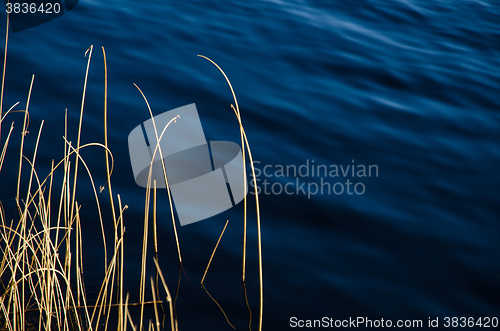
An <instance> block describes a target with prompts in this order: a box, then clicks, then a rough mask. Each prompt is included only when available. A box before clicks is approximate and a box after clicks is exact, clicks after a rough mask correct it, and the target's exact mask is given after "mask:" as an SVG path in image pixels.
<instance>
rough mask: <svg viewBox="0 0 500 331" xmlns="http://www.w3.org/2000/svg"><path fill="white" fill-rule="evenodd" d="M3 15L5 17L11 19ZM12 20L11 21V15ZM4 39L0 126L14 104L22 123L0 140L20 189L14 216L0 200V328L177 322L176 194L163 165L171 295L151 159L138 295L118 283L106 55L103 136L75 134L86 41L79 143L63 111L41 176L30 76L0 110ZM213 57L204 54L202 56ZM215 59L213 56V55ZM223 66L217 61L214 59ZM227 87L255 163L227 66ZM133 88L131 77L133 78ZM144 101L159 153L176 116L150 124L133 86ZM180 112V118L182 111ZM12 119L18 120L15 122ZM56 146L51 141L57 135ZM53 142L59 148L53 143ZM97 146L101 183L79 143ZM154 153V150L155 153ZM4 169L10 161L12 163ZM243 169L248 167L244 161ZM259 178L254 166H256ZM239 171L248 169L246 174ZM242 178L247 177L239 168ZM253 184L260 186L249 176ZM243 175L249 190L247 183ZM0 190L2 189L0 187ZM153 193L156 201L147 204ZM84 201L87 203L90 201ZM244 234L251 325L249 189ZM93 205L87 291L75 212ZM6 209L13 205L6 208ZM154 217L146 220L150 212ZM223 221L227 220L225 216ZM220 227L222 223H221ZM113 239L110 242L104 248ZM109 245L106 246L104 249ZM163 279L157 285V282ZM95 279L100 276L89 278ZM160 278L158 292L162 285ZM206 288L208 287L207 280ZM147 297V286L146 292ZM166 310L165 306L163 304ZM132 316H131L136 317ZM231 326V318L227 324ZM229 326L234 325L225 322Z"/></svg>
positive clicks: (151, 326) (119, 240) (121, 224)
mask: <svg viewBox="0 0 500 331" xmlns="http://www.w3.org/2000/svg"><path fill="white" fill-rule="evenodd" d="M7 22H8V20H7ZM7 24H8V23H7ZM7 40H8V29H7V34H6V43H5V56H4V71H3V73H4V74H3V76H2V89H1V92H0V133H1V128H2V127H4V128H5V127H6V126H5V123H6V120H7V118H8V117H7V116H9V114H10V113H11V112H14V111H17V112H23V113H24V118H23V121H22V128H21V130H18V131H19V132H18V133H19V135H18V133H16V131H14V125H15V123H14V122H12V124H11V125H10V128H9V131H8V133H7V134H6V135H5V141H2V142H1V144H0V147H1V149H0V151H1V154H0V179H1V176H2V167H5V166H6V165H7V164H8V166H9V168H12V167H17V168H16V169H17V186H16V188H15V189H16V194H15V197H13V198H14V199H12V201H14V202H13V204H14V205H13V206H10V207H14V208H15V209H16V210H17V215H16V216H15V217H13V218H12V217H11V216H8V215H6V213H5V211H4V208H3V205H2V204H1V202H0V251H1V253H2V258H1V262H0V330H9V331H13V330H16V331H17V330H23V331H24V330H68V331H69V330H127V329H131V330H141V331H142V330H146V329H147V330H164V329H171V330H172V331H174V330H178V321H177V318H176V316H177V314H176V307H175V303H176V299H177V295H178V292H179V286H180V280H181V277H180V275H181V274H180V270H181V269H182V255H181V249H180V243H179V235H178V232H177V228H176V222H175V214H174V211H173V204H172V198H171V195H170V189H169V185H168V178H167V174H166V172H165V169H164V180H165V184H166V187H167V192H168V198H169V204H170V212H171V219H172V229H173V231H174V234H175V239H176V246H177V258H178V261H179V278H178V284H177V291H176V294H175V298H173V297H172V296H171V292H170V290H169V288H168V286H167V284H166V282H165V279H164V276H163V273H162V271H161V269H160V266H159V264H158V254H159V252H158V244H157V242H158V241H157V230H156V224H157V222H156V220H157V208H156V207H157V203H156V182H154V181H153V182H151V171H152V165H153V161H151V167H150V173H149V185H148V188H147V189H146V197H145V205H144V232H143V247H142V263H141V279H140V284H139V289H138V292H139V302H133V303H131V302H129V294H128V293H127V290H126V289H125V288H124V277H125V276H124V264H125V263H126V256H125V255H124V247H125V244H126V242H125V239H124V234H125V211H126V209H127V208H128V207H127V205H124V204H123V203H122V200H121V197H120V195H119V194H117V195H115V194H113V190H112V173H113V154H112V152H111V151H110V149H109V148H108V137H107V135H108V129H107V126H108V122H107V114H108V108H107V63H106V53H105V50H104V48H102V54H103V59H104V74H105V84H104V111H103V114H104V116H103V117H104V118H103V126H104V128H103V129H104V137H103V140H104V142H103V143H99V142H94V143H87V144H82V143H81V133H82V130H83V125H82V123H83V116H84V109H85V99H86V91H87V80H88V75H89V67H90V64H91V58H92V52H93V47H92V46H91V47H90V48H89V49H88V50H87V52H86V53H85V54H86V56H87V68H86V73H85V84H84V88H83V93H82V99H81V107H80V117H79V122H78V129H77V130H76V133H77V140H76V143H75V142H72V141H71V140H70V139H69V136H68V131H70V132H71V131H73V130H71V128H70V124H69V123H68V116H67V112H66V115H65V119H64V123H65V129H64V137H63V139H61V141H60V143H61V144H60V149H61V155H62V157H61V158H60V159H59V160H57V161H52V163H51V165H50V172H49V173H48V174H47V175H45V177H43V176H42V175H41V174H40V173H39V172H38V170H37V169H40V168H43V167H40V166H38V163H37V155H38V148H39V144H40V137H41V135H42V133H43V124H44V122H43V121H42V123H41V125H40V126H39V127H38V128H36V129H33V130H32V131H33V132H32V133H31V134H28V132H29V105H30V99H31V92H32V87H33V82H34V79H35V77H34V76H33V77H32V80H31V85H30V89H29V91H28V97H27V100H26V103H25V107H24V109H21V110H19V109H16V107H17V106H18V104H19V103H16V104H15V105H13V106H12V107H10V109H9V110H8V111H7V112H4V113H2V111H1V109H2V106H1V105H2V104H3V93H4V81H5V67H6V62H7ZM208 60H209V59H208ZM209 61H211V60H209ZM211 62H212V63H213V64H214V65H216V66H217V68H218V69H219V70H220V71H221V72H222V73H223V74H224V72H223V71H222V69H221V68H220V67H219V66H218V65H217V64H215V62H213V61H211ZM224 77H225V78H226V80H227V82H228V84H229V86H230V87H231V92H232V94H233V97H234V101H235V105H236V107H234V106H233V105H231V108H232V109H233V111H234V112H235V115H236V117H237V120H238V124H239V127H240V133H241V143H242V150H243V151H242V152H243V153H242V155H243V164H245V151H246V153H248V155H249V159H250V164H253V162H252V154H251V152H250V146H249V143H248V140H247V137H246V134H245V131H244V129H243V125H242V121H241V115H240V110H239V106H238V103H237V100H236V97H235V94H234V91H233V89H232V86H231V84H230V82H229V79H228V78H227V76H226V75H225V74H224ZM136 87H137V86H136ZM137 89H138V90H139V92H140V93H141V95H142V96H143V98H144V100H145V101H146V105H147V108H148V110H149V113H150V116H151V118H152V119H153V125H154V129H155V133H156V136H157V142H158V143H157V146H155V149H154V154H156V153H159V154H160V156H161V159H162V161H163V157H162V155H161V153H162V152H161V149H160V148H159V142H160V141H161V138H162V137H163V135H164V133H165V132H166V130H168V126H169V125H175V121H176V120H177V119H178V117H175V118H173V119H172V120H171V121H170V123H169V124H168V125H167V126H165V127H164V128H158V129H157V128H156V125H155V124H154V116H153V112H152V110H151V108H150V106H149V103H148V102H147V99H146V97H145V96H144V94H143V92H142V91H141V90H140V89H139V87H137ZM179 120H181V119H179ZM16 125H17V123H16ZM33 134H36V138H35V140H34V144H35V147H34V148H33V150H29V151H26V150H25V146H27V143H26V142H27V141H28V139H29V141H30V142H33V138H32V137H33ZM13 139H19V141H20V144H19V146H20V147H19V148H20V149H19V154H18V155H17V156H18V157H16V160H6V157H7V149H8V148H9V143H11V142H12V140H13ZM54 146H57V144H54ZM54 148H56V147H54ZM88 148H92V149H101V150H102V151H103V153H102V155H103V160H102V162H103V164H105V166H106V174H105V176H106V178H105V184H104V185H103V186H98V185H97V184H96V183H95V181H94V176H93V174H92V172H91V171H90V169H89V167H88V165H87V163H86V162H85V160H84V159H83V157H82V156H81V152H82V150H84V149H88ZM152 160H154V155H153V157H152ZM9 170H10V169H9ZM244 172H245V170H244ZM252 173H253V175H254V184H255V170H254V169H253V166H252ZM243 175H244V174H243ZM243 178H246V177H245V176H243ZM82 179H84V180H87V181H89V182H90V183H91V190H90V192H81V191H80V190H78V186H77V183H78V182H79V181H81V180H82ZM254 186H255V187H257V186H256V185H254ZM246 187H247V185H246V179H245V192H246ZM0 189H2V188H1V187H0ZM105 190H107V191H108V195H109V207H110V212H109V213H107V214H106V215H104V214H103V212H102V210H101V202H100V201H99V198H98V196H99V193H102V192H103V191H105ZM77 192H78V195H79V196H80V194H86V196H89V195H90V196H93V200H94V202H93V203H92V205H85V206H82V205H81V204H80V203H79V202H78V200H77ZM255 193H256V194H255V196H256V208H257V230H258V250H259V251H258V254H259V275H260V277H259V289H260V294H259V297H260V310H259V312H260V313H259V328H258V329H259V330H262V316H263V274H262V248H261V247H262V243H261V227H260V211H259V203H258V195H257V192H255ZM151 198H152V200H153V201H152V203H151ZM88 203H89V202H88V200H86V204H88ZM244 206H245V207H244V218H243V221H244V239H243V273H242V280H243V288H244V291H245V292H244V293H245V300H246V304H247V307H248V310H249V323H248V328H249V329H250V330H251V321H252V315H251V311H250V305H249V304H248V299H247V297H246V287H245V270H246V250H247V248H246V233H247V232H246V231H247V217H246V212H247V202H246V195H245V200H244ZM92 208H95V211H96V213H97V215H98V218H99V221H100V225H101V239H102V245H103V250H104V254H103V255H104V256H103V260H102V266H103V275H104V276H103V278H102V279H101V280H100V282H101V285H100V290H99V293H98V295H97V298H90V299H89V298H88V297H87V293H86V290H85V280H84V277H83V275H84V274H83V268H84V265H83V241H82V237H83V234H82V226H81V223H82V219H81V215H82V213H81V211H82V209H84V210H86V211H87V210H89V209H92ZM10 209H12V208H9V210H10ZM151 219H152V222H150V220H151ZM105 224H113V234H112V236H110V234H109V231H108V233H106V232H105V230H104V229H105ZM151 226H152V228H153V236H154V238H152V240H150V239H149V238H148V236H149V229H150V227H151ZM226 226H227V223H226ZM226 226H225V227H224V230H225V229H226ZM224 230H223V231H222V233H221V235H220V237H219V240H218V241H217V244H216V247H215V249H214V250H213V253H212V257H211V258H210V261H208V265H207V268H206V271H205V273H204V275H203V279H202V280H201V285H202V286H203V280H204V279H205V276H206V275H207V272H208V268H209V266H210V263H211V260H212V258H213V256H214V254H215V251H216V249H217V246H218V244H219V242H220V240H221V239H222V235H223V233H224ZM151 242H153V246H154V255H155V256H154V258H153V257H149V256H148V253H147V252H148V247H150V245H151ZM110 248H111V249H110ZM108 249H109V251H108ZM150 259H151V260H153V262H154V263H155V266H156V279H153V277H150V281H149V282H148V281H147V278H148V277H147V275H146V265H147V262H148V261H151V260H150ZM160 280H161V285H160ZM92 283H96V280H95V279H93V280H92ZM160 286H161V287H162V291H160V289H159V288H160ZM203 288H204V289H205V291H207V290H206V288H205V287H204V286H203ZM149 291H151V297H152V298H153V300H152V301H146V300H147V299H146V293H149ZM207 294H208V296H210V298H212V300H213V301H214V302H215V303H216V304H217V305H218V306H219V308H220V309H221V311H222V313H223V315H224V317H225V318H226V320H227V322H228V323H229V319H228V317H227V315H226V314H225V312H224V310H223V309H222V307H221V306H220V305H219V304H218V303H217V301H216V300H215V299H214V298H213V297H212V295H210V293H208V291H207ZM148 296H149V295H148ZM162 297H163V298H165V300H166V303H168V309H167V319H168V321H166V322H165V318H164V316H161V317H160V311H159V309H158V305H162V304H163V301H162ZM146 305H150V306H153V308H154V316H151V318H150V319H148V320H146V319H147V318H148V317H146V314H145V312H144V310H145V306H146ZM131 306H137V307H140V316H138V318H137V316H133V315H132V314H131V313H130V311H129V307H131ZM162 311H163V309H162ZM113 314H114V315H116V316H117V319H114V318H113V319H110V316H112V315H113ZM133 317H135V318H137V320H136V321H134V320H133ZM229 325H231V324H230V323H229ZM231 326H232V325H231Z"/></svg>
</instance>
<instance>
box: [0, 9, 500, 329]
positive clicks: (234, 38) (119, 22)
mask: <svg viewBox="0 0 500 331" xmlns="http://www.w3.org/2000/svg"><path fill="white" fill-rule="evenodd" d="M1 24H2V26H5V19H3V20H2V23H1ZM2 31H4V29H2ZM90 45H94V49H93V54H92V62H91V66H90V74H89V83H88V90H87V98H86V103H85V110H84V122H83V126H84V134H83V137H82V141H83V142H94V141H102V139H103V123H102V116H103V115H102V111H103V100H104V88H103V86H104V85H103V82H104V75H103V57H102V51H101V46H104V47H105V50H106V56H107V63H108V88H109V91H108V111H109V115H108V120H109V130H110V131H109V140H110V141H109V145H110V148H111V150H112V152H113V154H114V158H115V161H116V163H115V172H114V175H113V179H114V186H113V190H114V193H118V194H120V195H121V199H122V201H123V203H124V204H127V205H128V206H129V208H128V210H127V212H126V213H125V222H126V224H127V225H126V237H125V245H126V247H127V254H128V255H127V256H128V257H129V260H128V261H127V265H126V275H127V286H128V288H130V293H131V295H132V297H134V298H137V296H138V285H137V284H138V281H139V277H140V271H139V269H140V267H139V266H140V254H141V241H142V220H143V218H142V214H143V209H144V205H143V203H144V196H145V192H144V189H142V188H140V187H139V186H137V185H136V184H135V182H134V178H133V174H132V169H131V165H130V160H129V156H128V147H127V136H128V134H129V132H130V131H131V130H132V129H133V128H134V127H136V126H137V125H138V124H139V123H142V122H143V121H145V120H146V119H148V117H149V113H148V110H147V107H146V104H145V102H144V100H143V99H142V97H141V95H140V93H139V92H138V91H137V89H136V88H135V87H134V86H133V83H136V84H138V86H139V87H140V88H141V89H142V91H144V93H145V95H146V97H147V98H148V101H149V103H150V105H151V107H152V110H153V112H154V113H155V114H160V113H162V112H164V111H167V110H170V109H173V108H176V107H180V106H183V105H186V104H190V103H196V105H197V108H198V111H199V114H200V117H201V120H202V124H203V129H204V132H205V135H206V137H207V139H208V140H228V141H235V142H239V139H240V137H239V130H238V126H237V121H236V118H235V116H234V113H233V112H232V110H231V108H230V107H229V106H230V104H231V103H232V102H233V100H232V97H231V92H230V90H229V88H228V86H227V84H226V82H225V80H224V78H223V76H222V75H221V74H220V72H219V71H218V70H217V69H216V68H215V67H214V66H213V65H211V64H210V63H209V62H208V61H206V60H204V59H201V58H199V57H197V56H196V55H198V54H202V55H205V56H207V57H209V58H211V59H213V60H214V61H216V62H217V63H218V64H219V65H220V66H221V67H222V68H223V69H224V70H225V72H226V74H227V75H228V77H229V78H230V79H231V82H232V84H233V87H234V89H235V92H236V94H237V97H238V102H239V104H240V107H241V112H242V118H243V124H244V125H245V129H246V132H247V135H248V139H249V142H250V144H251V148H252V153H253V157H254V159H255V160H258V161H259V162H260V163H257V165H258V168H259V170H260V171H263V168H264V166H265V165H270V166H272V170H273V172H274V171H276V169H277V166H278V165H283V166H284V167H286V166H287V165H288V166H293V165H294V166H296V167H297V168H298V167H299V166H301V165H304V164H306V162H309V164H312V162H313V160H314V164H315V165H326V166H327V167H330V165H337V166H338V167H339V169H340V166H342V167H343V168H344V169H345V168H346V167H347V166H352V165H353V164H354V165H365V166H366V167H368V166H369V165H376V169H377V170H378V172H377V173H376V174H377V175H375V172H372V175H371V177H359V176H351V175H352V173H349V174H347V177H343V176H342V175H340V177H330V176H327V177H318V176H312V174H310V175H309V177H300V176H297V178H298V180H299V185H300V184H302V183H305V189H306V192H305V194H304V193H303V192H302V191H300V190H297V185H296V180H297V179H296V178H295V177H293V176H288V177H278V176H276V175H275V174H273V175H272V176H270V177H269V178H264V174H263V173H262V174H261V176H260V177H259V178H260V180H261V182H260V183H262V182H263V180H264V179H267V181H268V182H269V183H270V184H269V187H268V190H271V185H273V184H276V183H277V184H276V185H275V186H274V188H275V192H276V191H278V189H279V187H283V186H284V185H285V184H287V183H292V184H293V185H291V186H289V192H290V191H292V192H293V194H290V195H288V194H285V193H283V192H282V193H281V194H261V195H260V202H261V213H262V240H263V259H264V329H266V330H286V329H291V327H290V318H291V317H293V316H296V317H297V318H299V319H320V318H322V317H324V316H327V317H331V318H333V319H334V320H336V319H338V320H344V319H349V317H351V318H356V317H358V316H360V317H367V318H371V319H381V318H384V319H385V320H387V319H391V320H393V321H394V323H395V321H396V320H397V319H411V320H413V319H421V320H423V321H424V328H422V329H426V325H427V321H428V318H429V317H430V318H432V319H435V318H437V317H439V319H440V323H441V324H440V326H441V328H443V319H444V318H445V317H474V318H479V317H483V318H484V317H497V318H500V299H499V298H500V259H499V257H500V247H499V242H500V235H499V229H500V223H499V222H500V217H499V216H500V207H499V206H500V176H499V169H500V130H499V127H500V99H499V96H500V48H499V45H500V4H499V3H498V2H497V1H494V0H485V1H462V0H459V1H457V0H454V1H447V0H443V1H439V2H438V1H436V2H431V1H419V0H399V1H396V0H394V1H383V0H364V1H361V0H356V1H298V0H296V1H251V2H250V1H221V0H218V1H182V2H166V1H149V2H147V3H146V2H136V1H124V0H121V1H117V0H112V1H106V2H104V3H101V2H97V1H80V2H79V4H78V5H77V6H76V7H75V8H74V9H73V10H71V11H70V12H68V13H67V14H65V15H63V16H62V17H60V18H57V19H56V20H54V21H51V22H49V23H46V24H44V25H41V26H38V27H35V28H32V29H29V30H25V31H22V32H18V33H15V34H11V35H10V39H9V54H8V59H7V73H6V88H5V99H4V109H5V107H10V105H12V104H14V103H15V102H17V101H21V103H23V104H24V103H25V100H26V97H27V94H28V89H29V85H30V81H31V76H32V75H33V74H34V75H35V80H34V85H33V93H32V96H31V103H30V114H31V122H30V135H29V136H30V139H32V141H34V140H35V138H36V134H37V132H38V127H39V125H40V123H41V121H42V120H45V123H44V129H43V132H42V139H41V147H40V150H39V154H38V160H37V162H38V163H39V167H40V168H39V171H41V172H42V173H43V172H44V171H45V173H47V172H48V169H49V168H50V160H51V159H53V158H58V157H60V155H61V153H62V150H63V146H64V143H63V140H62V136H63V134H64V113H65V109H66V108H67V109H68V117H69V122H70V127H71V128H72V131H70V138H72V139H74V140H76V134H75V132H76V128H77V126H78V117H79V112H80V100H81V94H82V88H83V83H84V76H85V69H86V64H87V58H85V57H84V53H85V51H86V50H87V48H88V47H89V46H90ZM18 109H24V105H20V106H19V107H18ZM9 116H10V118H9V117H8V118H7V120H6V122H4V124H3V128H2V129H3V130H2V141H4V139H5V135H6V131H7V124H5V123H9V125H10V122H11V121H15V122H16V125H17V126H16V128H19V127H20V125H21V121H20V120H21V119H22V115H19V114H12V115H9ZM16 144H17V145H16ZM18 145H19V142H16V141H13V142H12V144H11V146H10V147H9V148H11V147H12V150H15V149H16V148H17V146H18ZM84 156H85V157H86V160H87V162H88V163H89V166H90V167H91V168H92V169H95V173H94V176H95V177H94V180H95V181H96V182H97V183H99V184H98V185H102V184H104V178H105V177H104V173H105V172H104V164H103V160H104V154H103V152H102V151H101V150H97V149H95V150H93V151H92V150H89V151H88V152H87V154H86V155H84ZM16 165H17V159H16V160H15V161H13V162H12V164H7V165H4V168H3V169H2V174H1V175H2V176H1V177H0V178H1V179H0V180H1V182H0V185H1V188H2V192H3V193H2V196H1V198H2V203H3V204H6V202H5V201H7V199H8V198H7V197H6V194H5V192H6V191H8V188H11V187H12V185H14V181H13V180H11V179H10V178H15V174H16V171H17V170H16V169H17V168H16ZM267 169H268V171H269V170H271V168H267ZM329 169H330V168H329ZM356 169H359V168H356ZM372 169H375V168H372ZM339 171H340V170H339ZM268 173H269V172H268ZM9 174H12V176H9ZM6 177H7V178H6ZM292 177H293V178H292ZM347 179H349V180H350V182H351V183H354V184H356V183H359V182H360V183H362V184H363V186H361V185H359V186H358V187H357V188H358V192H360V190H361V188H362V187H363V188H364V192H363V194H357V193H353V194H348V193H347V185H345V183H346V180H347ZM321 180H323V182H327V183H329V184H330V186H333V185H335V183H337V182H339V183H341V184H342V185H344V186H342V187H344V192H343V193H342V194H338V195H337V194H335V193H332V192H330V194H327V193H326V192H323V194H320V193H317V194H313V195H310V196H308V195H307V192H309V193H312V192H311V190H313V191H314V184H316V185H321V183H322V182H321ZM313 183H314V184H313ZM308 184H309V187H310V188H311V190H309V191H307V190H308ZM354 184H353V185H352V187H350V189H351V193H352V190H353V189H354ZM79 185H80V184H79ZM79 187H80V190H81V192H82V193H81V196H80V197H79V203H80V204H82V205H83V206H86V205H88V206H89V208H88V211H86V208H83V214H82V215H83V216H82V217H83V219H84V221H85V222H86V223H85V228H86V229H87V230H88V231H89V232H88V234H87V235H86V234H85V232H84V245H86V247H87V248H86V251H84V254H85V256H86V257H85V258H86V265H87V269H86V270H85V277H86V278H85V279H86V282H87V290H88V292H89V295H92V294H97V293H98V291H99V287H100V283H99V277H98V276H99V275H100V273H102V270H103V267H102V264H103V263H102V262H103V253H102V243H101V241H100V236H97V235H92V231H99V225H98V221H97V219H96V217H95V214H94V213H93V212H91V211H90V210H92V208H91V207H92V206H93V203H92V199H93V198H92V196H91V195H85V194H84V193H83V192H88V182H86V180H82V182H81V186H79ZM318 187H319V186H318ZM324 187H326V186H324ZM340 187H341V186H340V184H339V185H338V186H336V188H337V189H340ZM261 188H262V189H264V187H261ZM325 190H326V189H325ZM337 192H338V191H337ZM249 197H251V198H253V195H249ZM160 199H161V201H162V202H161V206H160V212H159V214H160V215H161V218H162V220H161V223H160V225H159V226H160V236H161V240H160V253H159V255H160V263H161V264H162V266H163V273H164V274H165V275H166V278H167V282H168V285H169V287H170V289H171V291H174V290H175V287H176V284H177V275H178V274H177V273H178V269H177V268H178V265H177V262H176V261H177V260H176V248H175V239H174V235H173V231H172V225H171V220H170V217H169V207H168V200H167V197H166V193H165V192H163V193H162V194H160ZM106 201H107V193H103V194H102V203H103V204H104V205H105V204H106ZM250 201H252V200H250ZM250 206H253V205H252V204H250ZM242 213H243V208H242V204H240V205H238V206H237V207H235V208H233V209H231V210H229V211H227V212H225V213H223V214H220V215H218V216H215V217H213V218H210V219H208V220H205V221H202V222H199V223H196V224H193V225H188V226H184V227H179V236H180V242H181V249H182V254H183V259H184V269H185V271H184V272H183V273H182V280H181V288H180V292H179V299H178V302H177V312H178V317H179V326H180V327H181V329H183V330H226V329H227V330H231V328H230V326H229V325H227V323H226V322H225V319H224V316H223V315H222V313H221V312H220V311H219V309H218V308H217V306H216V305H215V303H213V301H212V300H211V299H210V298H209V297H208V296H207V295H206V293H205V292H204V290H203V289H202V288H201V287H200V286H199V285H198V284H199V281H200V280H201V277H202V275H203V272H204V269H205V267H206V264H207V262H208V259H209V258H210V254H211V251H212V249H213V247H214V245H215V243H216V241H217V239H218V237H219V235H220V231H221V230H222V227H223V226H224V223H225V221H226V220H227V219H229V220H230V222H229V225H228V228H227V230H226V233H225V234H224V237H223V239H222V241H221V243H220V245H219V248H218V251H217V253H216V255H215V258H214V261H213V262H212V266H211V269H210V271H209V274H208V276H207V279H206V281H205V284H206V286H207V289H208V290H209V291H210V293H211V294H212V296H214V297H215V298H216V299H217V300H218V302H219V303H220V304H221V306H222V307H223V308H224V309H225V311H226V313H227V315H228V317H229V320H230V321H231V322H232V323H233V324H234V325H235V326H236V328H237V329H238V330H244V329H247V326H246V325H247V323H248V312H247V308H246V306H245V301H244V297H243V290H242V288H241V281H240V279H241V256H242V229H243V226H242V222H243V221H242ZM250 216H251V217H250V228H249V243H248V244H249V255H248V261H247V263H248V266H247V269H248V276H247V277H248V280H247V290H248V292H249V301H250V305H251V307H252V314H253V329H254V330H255V329H257V328H256V325H257V319H256V316H257V315H258V273H257V267H258V264H257V262H258V260H257V241H256V222H255V212H254V211H253V209H252V211H251V212H250ZM109 226H111V225H109ZM84 230H85V229H84ZM95 233H98V232H95ZM149 263H151V264H150V266H151V268H150V271H153V270H154V269H153V264H152V260H150V261H149Z"/></svg>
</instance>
